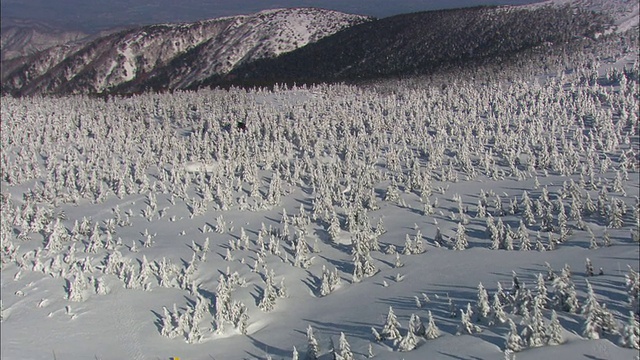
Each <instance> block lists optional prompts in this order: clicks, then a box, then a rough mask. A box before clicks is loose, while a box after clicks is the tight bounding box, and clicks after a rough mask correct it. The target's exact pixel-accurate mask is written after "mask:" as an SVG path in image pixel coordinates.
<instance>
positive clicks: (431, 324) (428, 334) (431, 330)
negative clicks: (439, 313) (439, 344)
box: [424, 311, 440, 340]
mask: <svg viewBox="0 0 640 360" xmlns="http://www.w3.org/2000/svg"><path fill="white" fill-rule="evenodd" d="M428 316H429V320H428V323H427V328H426V329H425V332H424V337H425V338H426V339H428V340H432V339H436V338H438V337H440V329H438V326H437V325H436V322H435V320H434V319H433V315H432V314H431V311H429V315H428Z"/></svg>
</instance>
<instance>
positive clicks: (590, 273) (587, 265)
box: [585, 258, 594, 276]
mask: <svg viewBox="0 0 640 360" xmlns="http://www.w3.org/2000/svg"><path fill="white" fill-rule="evenodd" d="M585 268H586V275H587V276H593V275H594V273H593V264H592V263H591V259H589V258H587V259H586V260H585Z"/></svg>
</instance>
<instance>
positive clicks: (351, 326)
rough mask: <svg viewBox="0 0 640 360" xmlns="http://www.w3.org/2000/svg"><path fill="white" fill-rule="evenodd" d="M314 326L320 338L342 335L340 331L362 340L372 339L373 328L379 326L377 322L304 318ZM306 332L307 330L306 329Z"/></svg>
mask: <svg viewBox="0 0 640 360" xmlns="http://www.w3.org/2000/svg"><path fill="white" fill-rule="evenodd" d="M302 320H304V321H306V322H308V323H309V324H311V326H312V327H313V329H314V330H315V333H316V336H317V337H319V338H326V337H331V336H340V333H345V334H349V337H350V338H359V339H362V340H371V339H372V335H371V328H372V327H376V326H379V325H377V324H373V323H368V322H359V321H358V322H354V321H349V322H347V323H340V324H338V323H333V322H324V321H319V320H312V319H302ZM305 334H306V331H305Z"/></svg>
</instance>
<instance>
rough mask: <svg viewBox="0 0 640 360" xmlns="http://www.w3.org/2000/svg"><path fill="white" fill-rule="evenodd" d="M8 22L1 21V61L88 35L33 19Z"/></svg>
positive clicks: (76, 40) (30, 53)
mask: <svg viewBox="0 0 640 360" xmlns="http://www.w3.org/2000/svg"><path fill="white" fill-rule="evenodd" d="M9 22H10V24H5V23H4V22H3V24H2V35H1V37H0V45H1V49H2V50H1V51H0V54H1V55H0V56H1V57H2V60H3V61H5V60H9V59H14V58H17V57H25V56H29V55H33V54H35V53H37V52H40V51H43V50H46V49H48V48H51V47H54V46H57V45H62V44H68V43H74V42H79V41H82V40H83V39H85V38H87V37H88V36H89V35H88V34H85V33H83V32H80V31H64V30H60V29H56V28H54V27H52V26H49V25H47V24H43V23H38V22H33V21H17V20H13V19H11V20H10V21H9ZM3 65H4V63H3Z"/></svg>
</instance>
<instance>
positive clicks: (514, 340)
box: [505, 319, 524, 352]
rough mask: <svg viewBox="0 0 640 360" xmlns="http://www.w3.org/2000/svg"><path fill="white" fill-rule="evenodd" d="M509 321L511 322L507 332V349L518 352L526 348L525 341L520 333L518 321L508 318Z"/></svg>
mask: <svg viewBox="0 0 640 360" xmlns="http://www.w3.org/2000/svg"><path fill="white" fill-rule="evenodd" d="M507 321H508V322H509V333H508V334H507V340H506V342H505V349H507V350H511V351H514V352H518V351H520V350H522V349H523V348H524V343H523V341H522V338H521V337H520V335H518V329H517V327H516V323H514V322H513V320H511V319H508V320H507Z"/></svg>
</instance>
